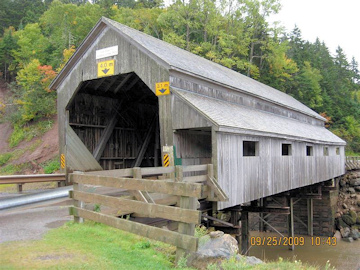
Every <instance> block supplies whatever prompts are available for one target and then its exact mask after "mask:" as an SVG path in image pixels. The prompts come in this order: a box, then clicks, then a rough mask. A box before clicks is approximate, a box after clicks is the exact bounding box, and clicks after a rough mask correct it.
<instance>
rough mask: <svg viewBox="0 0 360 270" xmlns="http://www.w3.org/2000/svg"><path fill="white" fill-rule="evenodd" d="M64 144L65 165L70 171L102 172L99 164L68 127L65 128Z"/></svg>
mask: <svg viewBox="0 0 360 270" xmlns="http://www.w3.org/2000/svg"><path fill="white" fill-rule="evenodd" d="M66 143H67V145H66V149H67V151H66V153H67V154H66V164H67V166H68V168H69V169H70V170H71V171H75V170H79V171H97V170H102V168H101V166H100V164H99V163H98V162H97V161H96V159H95V158H94V157H93V156H92V154H91V153H90V152H89V150H88V149H87V148H86V146H85V145H84V144H83V142H82V141H81V140H80V139H79V137H78V136H77V135H76V133H75V132H74V130H73V129H72V128H71V127H70V126H67V128H66Z"/></svg>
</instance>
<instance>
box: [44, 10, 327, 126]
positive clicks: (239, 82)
mask: <svg viewBox="0 0 360 270" xmlns="http://www.w3.org/2000/svg"><path fill="white" fill-rule="evenodd" d="M107 26H108V27H110V28H112V29H113V30H115V31H116V32H118V33H119V34H120V35H121V36H124V37H125V38H127V40H128V41H129V42H130V43H132V44H133V45H134V46H136V47H138V48H139V49H141V50H143V51H144V52H147V53H148V54H149V55H150V57H153V58H154V59H155V60H157V61H158V62H159V63H160V64H162V65H163V66H164V67H165V68H167V69H168V70H170V71H171V70H177V71H180V72H184V73H187V74H191V75H193V76H196V77H198V78H200V79H203V80H207V81H211V82H212V83H215V84H219V85H222V86H225V87H229V88H231V89H234V90H236V91H239V92H243V93H246V94H249V95H252V96H255V97H258V98H260V99H263V100H267V101H269V102H271V103H274V104H278V105H281V106H283V107H286V108H289V109H292V110H295V111H298V112H301V113H304V114H306V115H309V116H312V117H315V118H317V119H320V120H323V121H325V119H324V118H323V117H322V116H320V115H319V114H317V113H316V112H314V111H313V110H311V109H310V108H308V107H307V106H305V105H304V104H302V103H301V102H299V101H298V100H296V99H294V98H293V97H291V96H289V95H287V94H285V93H283V92H281V91H279V90H277V89H275V88H272V87H270V86H268V85H265V84H263V83H260V82H258V81H256V80H254V79H251V78H249V77H247V76H244V75H242V74H240V73H238V72H236V71H233V70H231V69H229V68H226V67H224V66H221V65H219V64H217V63H214V62H212V61H209V60H207V59H205V58H202V57H200V56H197V55H195V54H192V53H190V52H188V51H186V50H183V49H181V48H178V47H176V46H174V45H171V44H169V43H167V42H165V41H162V40H160V39H157V38H155V37H152V36H150V35H147V34H145V33H143V32H140V31H138V30H135V29H133V28H130V27H128V26H125V25H123V24H120V23H118V22H116V21H113V20H110V19H108V18H105V17H102V18H101V19H100V21H99V22H98V23H97V25H96V26H95V27H94V28H93V30H92V31H91V32H90V33H89V35H88V36H87V37H86V38H85V40H84V41H83V43H82V44H81V45H80V46H79V48H78V50H77V51H76V52H75V54H74V55H73V56H72V58H71V59H70V60H69V61H68V63H67V64H66V66H65V67H64V68H63V70H62V71H61V72H60V73H59V74H58V76H57V77H56V78H55V80H54V81H53V82H52V84H51V86H50V87H51V88H52V89H56V87H57V85H58V84H59V83H60V82H61V81H62V79H63V78H64V77H65V76H66V75H67V74H68V73H69V72H70V71H71V69H72V66H73V65H74V64H75V63H76V61H77V60H78V59H79V58H80V57H81V56H82V55H83V53H84V52H85V51H86V50H87V49H88V48H89V47H90V46H91V41H92V40H94V39H96V37H97V36H98V35H99V33H101V31H102V30H103V29H105V28H106V27H107Z"/></svg>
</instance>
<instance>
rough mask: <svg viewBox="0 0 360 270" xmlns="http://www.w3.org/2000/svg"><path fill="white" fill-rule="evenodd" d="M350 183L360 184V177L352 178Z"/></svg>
mask: <svg viewBox="0 0 360 270" xmlns="http://www.w3.org/2000/svg"><path fill="white" fill-rule="evenodd" d="M349 184H350V186H353V187H356V186H360V179H359V178H356V179H350V181H349Z"/></svg>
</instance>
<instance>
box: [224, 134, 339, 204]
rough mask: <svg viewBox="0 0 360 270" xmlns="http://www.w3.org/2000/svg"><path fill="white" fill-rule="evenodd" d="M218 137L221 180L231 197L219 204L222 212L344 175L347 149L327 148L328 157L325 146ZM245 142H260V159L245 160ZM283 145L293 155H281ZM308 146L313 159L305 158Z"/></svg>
mask: <svg viewBox="0 0 360 270" xmlns="http://www.w3.org/2000/svg"><path fill="white" fill-rule="evenodd" d="M217 138H218V139H217V143H218V149H217V153H218V156H217V160H218V169H217V171H218V181H219V184H220V186H221V187H222V188H223V190H224V191H225V192H226V193H227V194H228V196H229V198H230V201H229V202H220V203H219V208H220V209H222V208H226V207H231V206H234V205H238V204H241V203H245V202H250V201H252V200H256V199H259V198H262V197H265V196H269V195H272V194H277V193H280V192H283V191H286V190H291V189H295V188H298V187H302V186H307V185H311V184H314V183H318V182H322V181H326V180H329V179H332V178H334V177H337V176H339V175H342V174H344V173H345V167H344V164H345V159H344V155H345V154H344V146H333V145H331V146H330V145H328V146H326V147H328V149H329V155H328V156H324V145H318V144H308V143H305V142H291V141H287V140H280V139H273V138H265V137H245V136H241V135H235V134H226V133H218V134H217ZM244 140H246V141H257V142H258V143H259V155H258V156H254V157H243V141H244ZM282 143H286V144H291V145H292V154H291V156H282V153H281V145H282ZM307 145H310V146H312V147H313V156H306V146H307ZM337 147H339V150H340V152H339V154H337V153H336V148H337Z"/></svg>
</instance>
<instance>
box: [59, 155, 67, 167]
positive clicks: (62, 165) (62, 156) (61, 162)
mask: <svg viewBox="0 0 360 270" xmlns="http://www.w3.org/2000/svg"><path fill="white" fill-rule="evenodd" d="M60 164H61V169H65V167H66V163H65V155H64V154H61V156H60Z"/></svg>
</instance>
